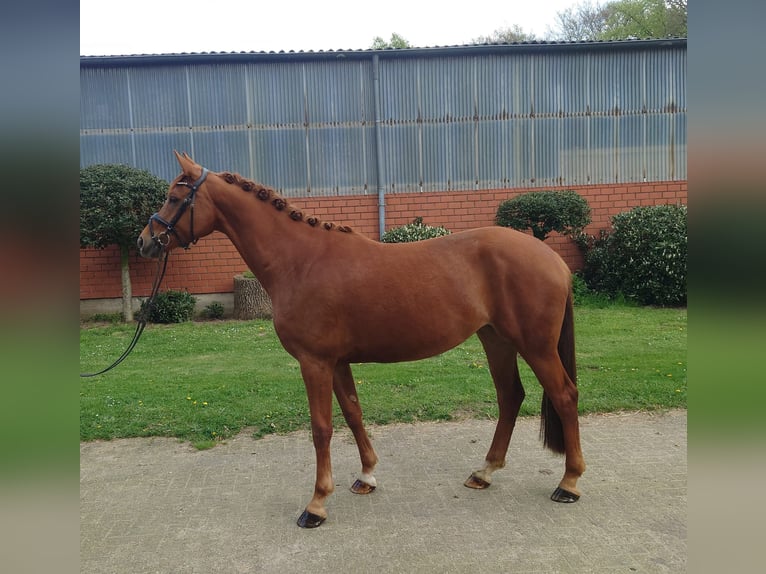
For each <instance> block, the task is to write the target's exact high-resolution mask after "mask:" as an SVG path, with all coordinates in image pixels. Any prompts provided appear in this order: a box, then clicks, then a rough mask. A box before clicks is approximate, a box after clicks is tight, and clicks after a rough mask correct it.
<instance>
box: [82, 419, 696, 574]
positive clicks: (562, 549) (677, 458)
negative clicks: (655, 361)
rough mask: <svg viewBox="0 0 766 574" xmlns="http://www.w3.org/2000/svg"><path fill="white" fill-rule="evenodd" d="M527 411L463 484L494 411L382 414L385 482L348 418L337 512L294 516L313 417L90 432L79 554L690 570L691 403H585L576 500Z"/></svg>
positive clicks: (200, 564) (424, 568)
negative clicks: (500, 461)
mask: <svg viewBox="0 0 766 574" xmlns="http://www.w3.org/2000/svg"><path fill="white" fill-rule="evenodd" d="M538 428H539V422H538V420H537V419H536V418H523V419H519V421H518V423H517V425H516V430H515V432H514V435H513V440H512V441H511V447H510V449H509V452H508V465H507V466H506V467H505V468H504V469H502V470H500V471H498V472H496V473H495V475H494V476H493V478H494V481H493V484H492V486H491V487H490V488H489V489H487V490H484V491H475V490H471V489H467V488H465V487H463V486H462V483H463V481H464V480H465V479H466V478H467V477H468V475H469V474H470V472H471V471H472V470H474V469H476V468H479V467H480V466H481V463H482V460H483V458H484V454H485V452H486V449H487V448H488V447H489V443H490V441H491V439H492V434H493V432H494V423H493V422H492V421H488V420H484V421H479V420H465V421H459V422H441V423H417V424H407V425H390V426H381V427H374V428H372V429H371V434H372V437H373V438H372V441H373V445H374V446H375V448H376V450H377V452H378V454H379V457H380V463H379V465H378V469H377V471H376V477H377V479H378V484H379V486H378V489H377V490H376V491H375V492H374V493H372V494H371V495H368V496H359V495H355V494H353V493H352V492H350V491H349V487H350V485H351V483H352V482H353V480H354V478H355V476H356V473H357V472H358V467H359V462H358V455H357V452H356V447H355V445H354V443H353V440H352V438H351V435H350V433H349V432H348V431H347V430H345V429H339V430H338V431H336V434H335V436H334V437H333V468H334V479H335V483H336V485H337V486H336V491H335V493H334V494H333V495H332V496H331V497H330V499H329V501H328V504H327V509H328V511H329V513H330V516H329V518H328V520H327V521H326V522H325V524H323V525H322V526H321V527H320V528H318V529H316V530H302V529H300V528H298V527H297V526H296V524H295V520H296V518H297V516H298V514H300V512H301V511H302V509H303V507H304V506H305V504H306V503H307V502H308V500H309V498H310V496H311V493H312V491H313V480H314V453H313V447H312V444H311V440H310V437H309V435H308V434H307V433H306V432H305V431H304V432H297V433H292V434H289V435H284V436H268V437H265V438H262V439H257V440H256V439H253V438H252V435H251V433H249V432H247V431H244V432H242V433H240V434H239V435H237V436H236V437H233V438H232V439H230V440H228V441H226V443H225V444H221V445H219V446H216V447H215V448H213V449H210V450H205V451H196V450H195V449H193V448H192V447H191V446H189V445H188V444H183V443H180V442H179V441H177V440H175V439H165V438H149V439H125V440H115V441H110V442H89V443H82V444H81V445H80V516H81V520H80V532H81V535H80V560H81V570H80V571H81V572H82V573H85V574H99V573H105V574H106V573H108V574H114V573H116V572H119V573H135V574H144V573H146V574H149V573H162V574H170V573H176V572H178V573H184V574H189V573H197V572H199V573H205V574H210V573H213V572H215V573H245V572H246V573H255V572H258V573H266V574H270V573H280V574H289V573H292V572H295V573H298V572H312V573H315V574H321V573H325V572H327V573H329V572H332V573H335V574H338V573H345V572H348V573H354V574H359V573H365V572H370V573H373V572H374V573H376V574H378V573H387V572H391V573H399V572H403V573H409V572H418V573H431V572H433V573H439V574H443V573H445V572H450V573H452V572H454V573H463V572H466V573H468V572H472V573H473V572H476V571H477V569H480V570H482V571H487V572H514V573H546V574H548V573H555V572H562V573H572V572H575V573H580V572H583V573H587V572H595V573H600V572H604V573H606V572H610V573H613V572H626V573H631V572H646V573H664V572H685V571H686V564H687V562H686V553H687V532H686V502H687V482H686V476H687V475H686V470H687V459H686V411H681V410H678V411H669V412H662V413H620V414H608V415H588V416H584V417H582V418H581V435H582V436H581V439H582V445H583V452H584V455H585V461H586V464H587V465H588V469H587V471H586V473H585V474H584V475H583V477H582V478H581V479H580V482H579V484H578V486H579V487H580V488H581V490H582V492H583V496H582V498H581V499H580V501H578V502H577V503H575V504H556V503H554V502H551V501H550V500H549V499H548V496H549V495H550V493H551V492H552V491H553V489H554V488H555V487H556V485H557V483H558V481H559V479H560V478H561V474H562V472H563V458H562V457H559V456H556V455H553V454H551V453H550V452H548V451H545V450H543V449H542V448H541V445H540V442H539V440H538Z"/></svg>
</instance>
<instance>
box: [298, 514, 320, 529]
mask: <svg viewBox="0 0 766 574" xmlns="http://www.w3.org/2000/svg"><path fill="white" fill-rule="evenodd" d="M324 521H325V519H324V518H322V517H321V516H317V515H316V514H312V513H311V512H309V511H308V510H304V511H303V514H301V515H300V516H299V517H298V526H300V527H301V528H316V527H317V526H319V525H320V524H322V523H323V522H324Z"/></svg>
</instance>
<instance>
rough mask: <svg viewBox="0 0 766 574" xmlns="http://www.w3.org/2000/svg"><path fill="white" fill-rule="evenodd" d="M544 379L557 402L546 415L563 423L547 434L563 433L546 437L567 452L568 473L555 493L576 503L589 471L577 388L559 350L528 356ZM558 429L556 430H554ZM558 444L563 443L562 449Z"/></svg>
mask: <svg viewBox="0 0 766 574" xmlns="http://www.w3.org/2000/svg"><path fill="white" fill-rule="evenodd" d="M525 359H526V361H527V363H528V364H529V366H530V367H531V368H532V370H533V371H534V373H535V376H536V377H537V380H538V381H540V384H541V385H542V387H543V390H544V391H545V394H546V395H547V396H548V399H549V400H550V403H551V404H552V405H553V409H554V410H555V413H554V412H548V413H547V414H546V417H548V418H551V417H558V418H559V419H560V421H561V424H560V425H551V429H550V430H549V429H546V433H548V432H554V434H557V435H558V434H559V433H560V435H561V436H552V437H549V436H546V437H545V438H546V442H547V443H548V445H549V448H551V449H552V450H554V451H555V452H561V451H563V453H564V455H565V462H564V476H563V478H562V479H561V482H559V486H558V488H557V489H556V490H555V491H554V492H553V494H552V495H551V499H552V500H554V501H556V502H575V501H576V500H577V499H579V498H580V491H579V490H578V489H577V480H578V479H579V478H580V476H582V473H583V472H585V461H584V459H583V455H582V449H581V447H580V425H579V421H578V418H577V399H578V393H577V387H576V386H575V384H574V382H573V381H572V379H570V378H569V375H568V374H567V372H566V369H565V368H564V366H563V364H562V362H561V359H560V358H559V355H558V353H557V352H556V350H555V349H553V350H552V351H551V352H549V353H548V354H544V355H536V356H529V357H525ZM553 429H555V430H553ZM558 445H563V448H559V446H558Z"/></svg>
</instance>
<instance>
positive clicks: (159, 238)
mask: <svg viewBox="0 0 766 574" xmlns="http://www.w3.org/2000/svg"><path fill="white" fill-rule="evenodd" d="M207 173H208V170H207V169H206V168H204V167H203V168H202V175H200V176H199V179H198V180H197V181H195V182H194V183H191V184H190V183H187V182H185V181H179V182H178V183H177V184H176V185H183V186H186V187H188V188H189V189H190V190H191V191H190V192H189V194H188V195H187V196H186V198H185V199H184V200H183V203H181V205H180V207H179V208H178V211H176V213H175V215H174V216H173V219H171V220H170V221H167V220H165V219H164V218H163V217H161V216H160V214H159V213H155V214H154V215H152V216H151V217H150V218H149V233H151V236H152V240H153V241H154V242H155V243H157V244H158V245H159V247H160V255H159V257H158V258H157V274H156V275H155V277H154V283H153V284H152V291H151V294H150V295H149V299H147V301H146V304H145V305H144V306H143V308H142V312H141V315H140V316H139V317H138V323H137V325H136V331H135V333H133V339H132V340H131V341H130V344H129V345H128V348H127V349H125V351H124V352H123V353H122V355H120V357H119V358H118V359H117V360H116V361H115V362H114V363H112V364H111V365H109V366H108V367H106V368H105V369H101V370H100V371H98V372H95V373H80V376H81V377H95V376H97V375H102V374H104V373H106V372H107V371H111V370H112V369H113V368H115V367H116V366H117V365H119V364H120V363H122V362H123V361H124V360H125V359H126V358H127V356H128V355H130V353H131V351H132V350H133V348H134V347H135V346H136V343H138V340H139V339H140V338H141V333H143V332H144V328H145V327H146V323H147V322H148V320H149V314H150V313H151V312H152V309H153V307H154V303H155V301H156V299H157V293H159V290H160V284H161V283H162V279H163V277H165V270H166V269H167V266H168V255H169V254H170V251H168V250H167V245H168V242H169V241H170V235H171V234H172V235H175V236H176V239H177V240H178V244H179V245H180V246H181V247H183V248H184V249H189V245H190V244H195V243H197V239H198V237H195V236H194V196H195V195H196V193H197V190H198V189H199V186H200V185H202V184H203V183H204V181H205V179H206V178H207ZM187 209H188V210H189V234H190V235H191V240H189V241H187V242H186V243H184V242H183V240H182V239H181V237H180V236H179V235H178V231H176V228H175V225H176V223H178V220H179V219H181V217H182V216H183V214H184V213H185V212H186V210H187ZM154 221H156V222H157V223H159V224H160V225H164V226H165V231H161V232H160V233H158V234H155V233H154V226H153V222H154Z"/></svg>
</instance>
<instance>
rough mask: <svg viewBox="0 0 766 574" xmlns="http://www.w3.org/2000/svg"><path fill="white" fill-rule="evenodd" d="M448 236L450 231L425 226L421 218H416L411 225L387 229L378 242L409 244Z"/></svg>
mask: <svg viewBox="0 0 766 574" xmlns="http://www.w3.org/2000/svg"><path fill="white" fill-rule="evenodd" d="M449 234H450V231H449V230H448V229H445V228H444V227H433V226H431V225H426V224H425V223H423V218H422V217H416V218H415V219H414V220H413V222H412V223H408V224H407V225H402V226H401V227H394V228H393V229H389V230H388V231H386V232H385V233H384V234H383V237H381V238H380V240H381V241H382V242H383V243H409V242H412V241H422V240H423V239H431V238H433V237H441V236H442V235H449Z"/></svg>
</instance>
